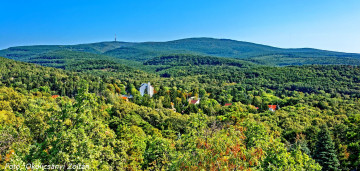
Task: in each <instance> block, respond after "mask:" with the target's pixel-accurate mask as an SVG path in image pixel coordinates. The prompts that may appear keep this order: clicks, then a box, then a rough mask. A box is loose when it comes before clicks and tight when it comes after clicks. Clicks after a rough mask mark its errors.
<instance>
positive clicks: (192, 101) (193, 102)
mask: <svg viewBox="0 0 360 171" xmlns="http://www.w3.org/2000/svg"><path fill="white" fill-rule="evenodd" d="M188 102H189V104H195V105H197V104H199V103H200V98H199V99H197V100H196V98H195V97H190V98H189V100H188Z"/></svg>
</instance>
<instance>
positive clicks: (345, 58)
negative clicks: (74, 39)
mask: <svg viewBox="0 0 360 171" xmlns="http://www.w3.org/2000/svg"><path fill="white" fill-rule="evenodd" d="M54 51H78V52H88V53H94V54H102V55H106V56H110V57H115V58H119V59H123V62H125V63H127V64H129V65H131V63H135V65H137V64H139V63H136V62H144V61H146V60H149V59H151V58H154V57H159V56H164V55H173V54H192V55H202V56H214V57H224V58H234V59H242V60H247V61H251V62H253V63H257V64H261V65H270V66H287V65H304V64H327V65H328V64H344V65H359V64H360V54H355V53H341V52H332V51H326V50H318V49H311V48H299V49H283V48H276V47H271V46H266V45H260V44H255V43H249V42H243V41H235V40H230V39H214V38H188V39H180V40H174V41H168V42H140V43H130V42H116V41H113V42H99V43H90V44H79V45H44V46H40V45H38V46H19V47H11V48H8V49H4V50H1V51H0V56H4V57H6V58H10V59H15V60H21V61H27V62H36V61H31V60H29V58H31V57H39V55H40V56H41V55H46V54H47V53H51V52H54ZM84 56H86V54H84ZM135 65H134V64H133V66H135ZM137 66H139V65H137Z"/></svg>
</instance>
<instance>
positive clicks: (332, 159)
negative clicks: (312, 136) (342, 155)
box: [314, 125, 340, 171]
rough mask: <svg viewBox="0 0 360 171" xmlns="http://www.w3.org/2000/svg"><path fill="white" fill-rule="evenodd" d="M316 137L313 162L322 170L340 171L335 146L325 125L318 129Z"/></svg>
mask: <svg viewBox="0 0 360 171" xmlns="http://www.w3.org/2000/svg"><path fill="white" fill-rule="evenodd" d="M320 128H321V130H320V132H319V133H318V136H317V142H316V149H315V156H314V158H315V160H316V161H317V162H318V163H319V164H320V165H321V166H322V170H326V171H332V170H340V169H339V167H340V163H339V160H338V158H337V155H336V151H335V145H334V142H333V140H332V138H331V135H330V132H329V130H328V128H327V126H326V125H323V126H321V127H320Z"/></svg>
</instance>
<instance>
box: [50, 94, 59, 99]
mask: <svg viewBox="0 0 360 171" xmlns="http://www.w3.org/2000/svg"><path fill="white" fill-rule="evenodd" d="M51 97H52V98H53V99H56V98H58V97H59V95H52V96H51Z"/></svg>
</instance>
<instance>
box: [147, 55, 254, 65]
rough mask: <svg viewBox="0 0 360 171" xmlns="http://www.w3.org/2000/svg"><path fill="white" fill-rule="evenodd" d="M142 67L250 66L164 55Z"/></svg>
mask: <svg viewBox="0 0 360 171" xmlns="http://www.w3.org/2000/svg"><path fill="white" fill-rule="evenodd" d="M144 65H170V66H192V65H221V66H224V65H227V66H236V67H249V66H252V64H251V63H250V62H247V61H242V60H236V59H228V58H219V57H212V56H200V55H186V54H178V55H166V56H160V57H155V58H153V59H150V60H148V61H146V62H144Z"/></svg>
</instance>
